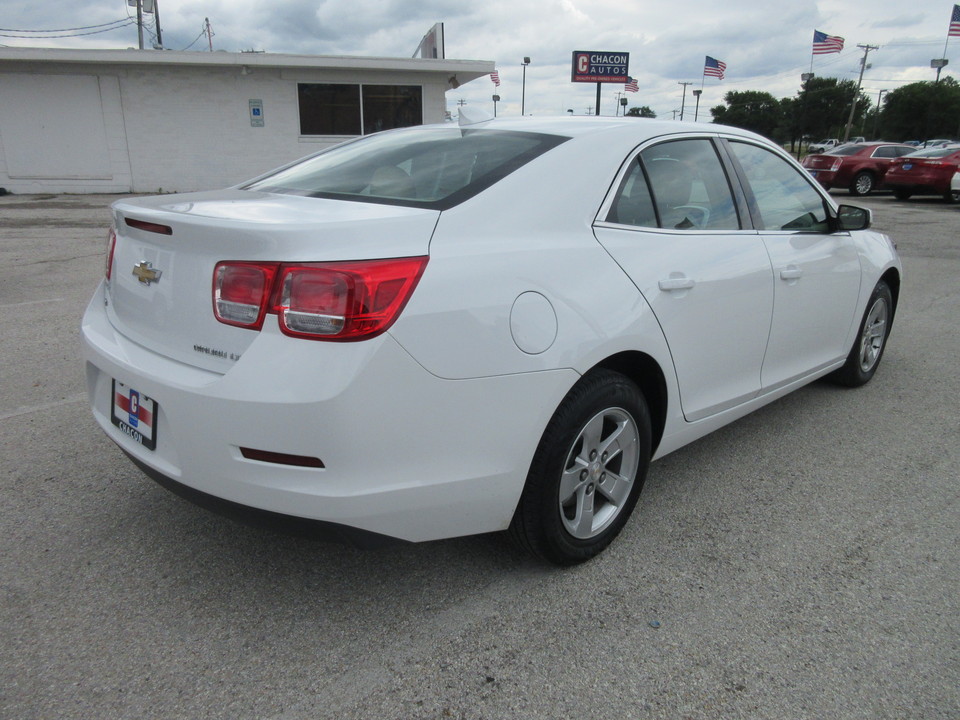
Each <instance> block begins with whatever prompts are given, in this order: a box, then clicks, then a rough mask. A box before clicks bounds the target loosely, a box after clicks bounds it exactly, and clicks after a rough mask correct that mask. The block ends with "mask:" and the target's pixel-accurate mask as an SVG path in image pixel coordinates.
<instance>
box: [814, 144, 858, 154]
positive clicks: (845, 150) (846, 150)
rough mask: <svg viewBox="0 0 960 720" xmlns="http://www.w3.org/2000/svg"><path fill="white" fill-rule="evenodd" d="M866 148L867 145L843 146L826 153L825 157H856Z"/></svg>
mask: <svg viewBox="0 0 960 720" xmlns="http://www.w3.org/2000/svg"><path fill="white" fill-rule="evenodd" d="M865 147H866V145H841V146H840V147H835V148H834V149H833V150H831V151H830V152H826V153H824V155H856V154H857V153H858V152H860V151H861V150H863V149H864V148H865Z"/></svg>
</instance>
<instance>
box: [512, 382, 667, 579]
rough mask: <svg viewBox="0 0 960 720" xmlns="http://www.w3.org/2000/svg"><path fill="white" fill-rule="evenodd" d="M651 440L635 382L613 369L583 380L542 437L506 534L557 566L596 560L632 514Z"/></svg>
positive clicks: (647, 418) (647, 460) (644, 410)
mask: <svg viewBox="0 0 960 720" xmlns="http://www.w3.org/2000/svg"><path fill="white" fill-rule="evenodd" d="M650 438H651V432H650V412H649V410H648V409H647V403H646V401H645V399H644V397H643V394H642V393H641V391H640V389H639V388H638V387H637V385H636V384H635V383H633V382H632V381H631V380H629V379H628V378H627V377H625V376H623V375H621V374H619V373H616V372H612V371H610V370H595V371H592V372H590V373H588V374H587V375H585V376H584V377H583V378H581V379H580V380H579V381H578V382H577V384H576V385H574V386H573V388H572V389H571V390H570V392H569V393H568V394H567V396H566V397H565V398H564V400H563V402H562V403H560V406H559V407H558V408H557V410H556V412H555V413H554V414H553V417H552V418H551V419H550V422H549V423H548V425H547V428H546V430H545V431H544V433H543V437H542V438H541V439H540V444H539V445H538V446H537V451H536V454H535V455H534V458H533V462H532V463H531V466H530V472H529V474H528V475H527V481H526V484H525V486H524V489H523V493H522V494H521V497H520V502H519V503H518V505H517V509H516V511H515V513H514V516H513V520H512V522H511V523H510V531H509V532H510V534H511V535H512V536H513V538H514V539H515V540H516V541H517V542H518V543H519V544H520V545H521V546H522V547H524V548H525V549H526V550H528V551H530V552H532V553H533V554H534V555H537V556H539V557H540V558H543V559H544V560H547V561H549V562H551V563H554V564H557V565H575V564H577V563H581V562H584V561H586V560H589V559H590V558H592V557H594V556H595V555H597V554H598V553H599V552H600V551H602V550H603V549H604V548H606V547H607V545H609V544H610V543H611V542H612V541H613V539H614V538H615V537H616V536H617V535H618V534H619V533H620V531H621V530H622V529H623V526H624V525H625V524H626V522H627V520H628V519H629V518H630V514H631V513H632V512H633V508H634V506H635V505H636V503H637V499H638V498H639V496H640V490H641V488H642V487H643V483H644V480H645V479H646V476H647V468H648V466H649V464H650V444H651V439H650Z"/></svg>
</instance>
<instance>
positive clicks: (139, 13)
mask: <svg viewBox="0 0 960 720" xmlns="http://www.w3.org/2000/svg"><path fill="white" fill-rule="evenodd" d="M137 39H138V40H139V41H140V49H141V50H143V0H137Z"/></svg>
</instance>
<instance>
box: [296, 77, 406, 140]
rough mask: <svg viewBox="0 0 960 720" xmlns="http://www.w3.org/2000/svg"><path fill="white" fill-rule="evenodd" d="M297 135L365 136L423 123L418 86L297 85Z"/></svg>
mask: <svg viewBox="0 0 960 720" xmlns="http://www.w3.org/2000/svg"><path fill="white" fill-rule="evenodd" d="M297 99H298V101H299V106H300V134H301V135H369V134H371V133H375V132H379V131H381V130H393V129H394V128H401V127H411V126H413V125H422V124H423V88H421V87H420V86H419V85H345V84H339V83H299V84H298V85H297Z"/></svg>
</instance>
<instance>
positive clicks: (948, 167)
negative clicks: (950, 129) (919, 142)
mask: <svg viewBox="0 0 960 720" xmlns="http://www.w3.org/2000/svg"><path fill="white" fill-rule="evenodd" d="M958 169H960V145H947V146H945V147H935V148H924V149H923V150H917V151H915V152H912V153H910V154H909V155H904V156H903V157H901V158H898V159H896V160H894V161H893V162H892V163H891V164H890V168H889V170H887V174H886V176H885V177H884V179H883V182H884V185H886V186H887V187H889V188H890V189H891V190H893V194H894V196H895V197H896V198H897V200H908V199H909V198H910V197H911V196H913V195H940V196H941V197H942V198H943V199H944V200H946V201H947V202H953V201H954V195H953V193H952V191H951V189H950V181H951V179H952V178H953V176H954V174H955V173H956V172H957V170H958Z"/></svg>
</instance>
